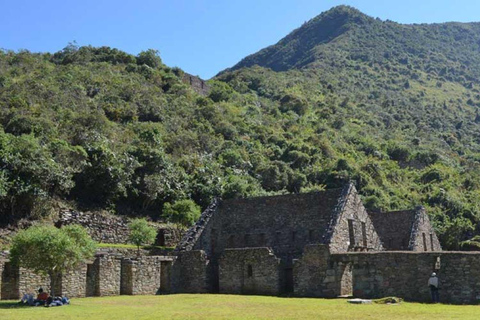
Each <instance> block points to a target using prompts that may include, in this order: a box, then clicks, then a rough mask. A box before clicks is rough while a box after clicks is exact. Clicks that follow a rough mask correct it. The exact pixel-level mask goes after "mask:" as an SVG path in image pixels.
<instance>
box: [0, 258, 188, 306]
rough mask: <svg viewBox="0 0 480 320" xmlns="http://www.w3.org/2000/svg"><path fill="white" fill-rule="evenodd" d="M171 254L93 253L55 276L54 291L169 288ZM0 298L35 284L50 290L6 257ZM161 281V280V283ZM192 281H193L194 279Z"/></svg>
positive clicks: (0, 268) (72, 294) (79, 293)
mask: <svg viewBox="0 0 480 320" xmlns="http://www.w3.org/2000/svg"><path fill="white" fill-rule="evenodd" d="M174 260H175V257H168V256H141V257H139V258H135V259H132V258H125V257H122V256H119V255H108V254H97V256H96V257H95V259H94V260H93V261H90V262H88V263H85V264H82V265H80V266H79V267H78V268H76V269H74V270H70V271H68V272H66V273H65V274H63V275H62V277H61V278H60V279H58V280H57V286H56V288H55V294H56V295H63V296H67V297H69V298H79V297H85V296H113V295H120V294H156V293H159V292H162V293H167V292H170V291H171V290H170V287H169V286H170V280H171V275H170V272H171V266H172V262H173V261H174ZM0 274H1V278H0V294H1V299H20V298H21V296H22V295H23V294H24V293H34V294H36V291H37V290H38V288H39V287H42V288H43V289H44V290H45V291H47V292H50V285H49V284H50V280H49V278H47V277H42V276H39V275H37V274H35V273H33V272H32V271H31V270H28V269H24V268H18V267H17V268H16V267H14V266H12V265H11V264H10V262H9V261H8V260H1V261H0ZM162 282H163V283H162ZM193 285H196V284H195V283H194V284H193Z"/></svg>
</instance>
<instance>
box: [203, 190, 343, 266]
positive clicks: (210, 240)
mask: <svg viewBox="0 0 480 320" xmlns="http://www.w3.org/2000/svg"><path fill="white" fill-rule="evenodd" d="M341 193H342V189H334V190H327V191H323V192H314V193H307V194H289V195H280V196H270V197H258V198H250V199H234V200H224V201H221V202H220V203H219V204H218V207H217V208H216V211H215V212H214V214H212V216H211V217H210V219H209V221H208V223H207V224H205V227H204V229H203V230H202V233H201V235H200V236H199V237H198V241H196V243H195V245H194V249H195V250H204V251H205V252H206V253H207V254H208V256H209V257H212V259H213V260H215V259H216V258H218V257H219V256H220V255H221V254H222V252H223V251H224V250H225V249H232V248H255V247H271V248H272V250H273V252H274V253H275V255H277V256H278V257H279V258H281V259H282V260H283V261H285V264H286V265H287V266H288V265H291V261H292V258H296V257H299V256H301V254H302V252H303V248H304V247H305V245H307V244H309V243H322V242H323V241H324V240H325V239H324V235H325V233H326V230H327V229H328V226H329V223H330V220H331V217H332V214H333V213H332V211H333V210H334V208H335V206H336V205H337V202H338V199H339V197H340V195H341Z"/></svg>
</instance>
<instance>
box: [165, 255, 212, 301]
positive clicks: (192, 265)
mask: <svg viewBox="0 0 480 320" xmlns="http://www.w3.org/2000/svg"><path fill="white" fill-rule="evenodd" d="M211 278H212V270H211V266H210V260H208V259H207V255H206V254H205V251H203V250H192V251H182V252H179V253H178V256H177V258H176V260H175V261H174V262H173V265H172V276H171V291H172V292H174V293H208V292H211V291H212V279H211Z"/></svg>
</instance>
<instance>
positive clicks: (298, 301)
mask: <svg viewBox="0 0 480 320" xmlns="http://www.w3.org/2000/svg"><path fill="white" fill-rule="evenodd" d="M479 314H480V307H479V306H453V305H442V304H437V305H431V304H420V303H405V302H403V303H401V304H399V305H385V304H370V305H352V304H349V303H347V301H346V300H343V299H332V300H328V299H307V298H279V297H262V296H235V295H211V294H198V295H195V294H178V295H166V296H118V297H103V298H83V299H73V300H72V304H71V305H69V306H65V307H56V308H43V307H37V308H35V307H18V305H16V303H14V302H12V301H0V319H2V320H4V319H16V320H22V319H28V320H30V319H97V320H98V319H135V320H143V319H406V320H411V319H435V320H440V319H478V318H479Z"/></svg>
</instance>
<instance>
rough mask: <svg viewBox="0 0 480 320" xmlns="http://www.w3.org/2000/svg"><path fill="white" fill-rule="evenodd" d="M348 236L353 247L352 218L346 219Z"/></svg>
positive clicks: (353, 231)
mask: <svg viewBox="0 0 480 320" xmlns="http://www.w3.org/2000/svg"><path fill="white" fill-rule="evenodd" d="M348 236H349V240H350V247H351V248H353V247H355V229H354V226H353V220H352V219H348Z"/></svg>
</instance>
